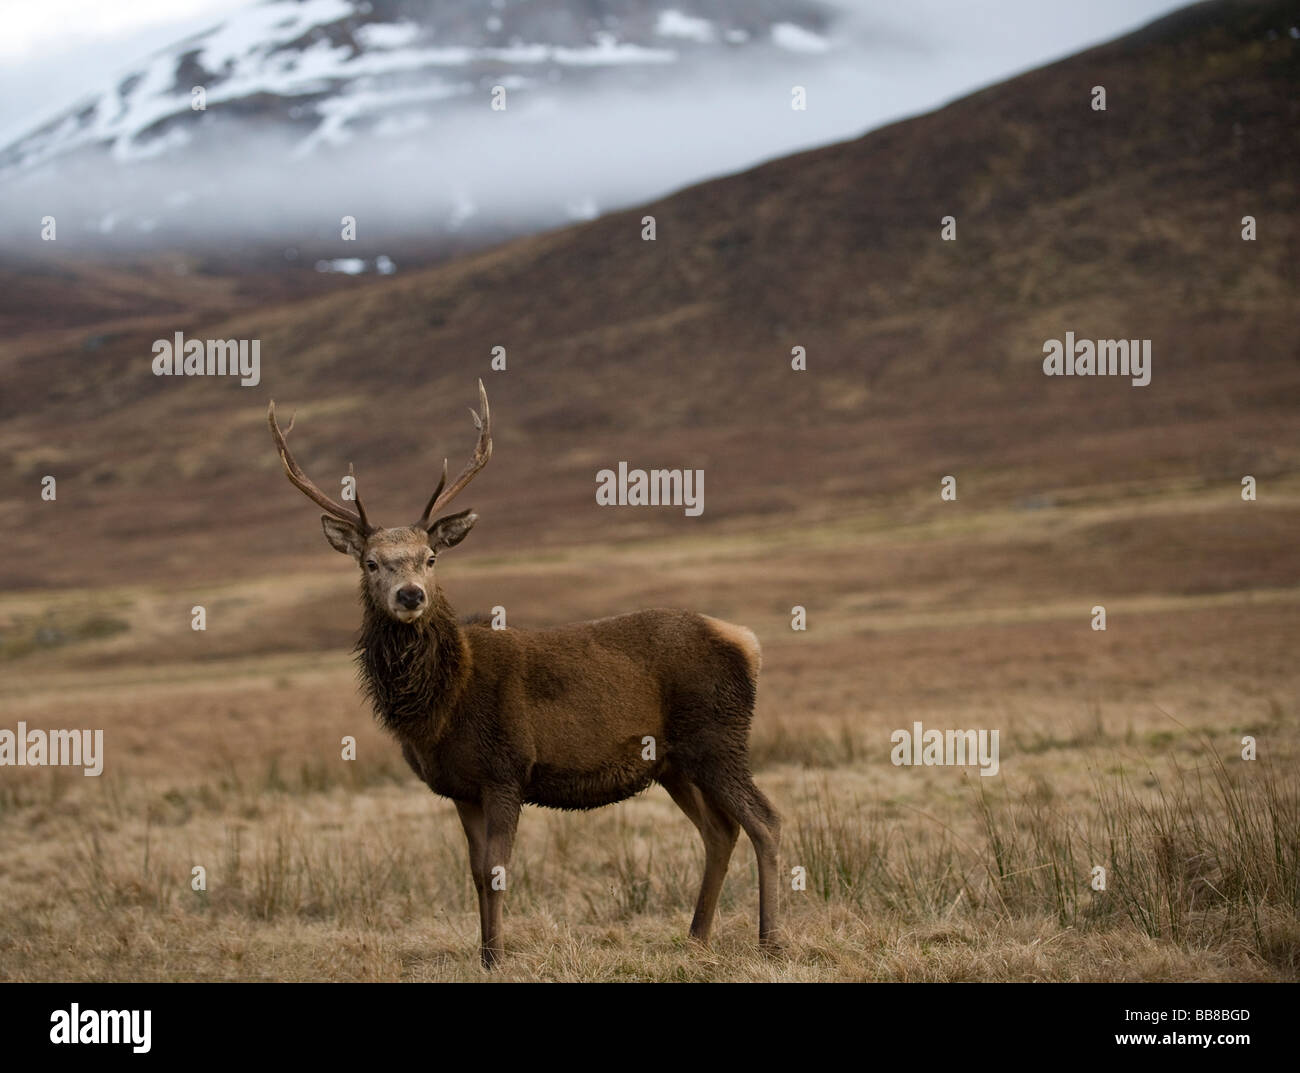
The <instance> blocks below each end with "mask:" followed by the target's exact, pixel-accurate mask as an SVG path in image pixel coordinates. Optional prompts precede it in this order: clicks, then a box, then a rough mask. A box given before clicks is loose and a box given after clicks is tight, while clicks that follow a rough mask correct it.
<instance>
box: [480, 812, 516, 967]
mask: <svg viewBox="0 0 1300 1073" xmlns="http://www.w3.org/2000/svg"><path fill="white" fill-rule="evenodd" d="M519 808H520V798H519V792H518V791H517V790H516V789H514V788H513V787H511V788H506V787H489V788H486V789H484V791H483V817H484V821H485V822H484V827H485V830H486V840H485V848H484V853H483V865H484V870H485V873H486V874H485V877H484V878H485V883H486V889H485V891H484V894H483V897H484V899H485V901H486V905H485V908H484V910H483V967H484V968H486V969H490V968H492V967H493V966H495V965H496V964H497V963H498V962H499V961H500V960H501V958H502V957H503V956H504V955H505V941H504V936H503V928H502V911H503V910H504V908H505V897H506V887H507V886H508V885H509V880H510V877H509V866H510V851H511V850H512V849H513V848H514V844H515V830H516V829H517V828H518V826H519Z"/></svg>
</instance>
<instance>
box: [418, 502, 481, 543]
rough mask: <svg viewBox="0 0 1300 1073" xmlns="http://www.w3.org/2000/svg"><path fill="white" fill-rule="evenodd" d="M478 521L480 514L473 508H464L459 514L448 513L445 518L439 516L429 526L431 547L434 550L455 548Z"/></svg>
mask: <svg viewBox="0 0 1300 1073" xmlns="http://www.w3.org/2000/svg"><path fill="white" fill-rule="evenodd" d="M476 521H478V515H477V514H475V513H474V512H473V511H472V510H463V511H461V512H460V513H459V514H448V515H447V517H445V518H439V519H438V520H437V521H436V522H434V523H433V524H432V525H431V526H429V547H431V548H433V550H434V551H437V550H438V549H439V548H454V547H455V546H456V545H457V544H459V543H460V542H461V541H462V540H464V539H465V538H466V537H467V536H468V535H469V531H470V530H471V529H473V528H474V523H475V522H476Z"/></svg>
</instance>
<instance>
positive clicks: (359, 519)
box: [266, 400, 371, 533]
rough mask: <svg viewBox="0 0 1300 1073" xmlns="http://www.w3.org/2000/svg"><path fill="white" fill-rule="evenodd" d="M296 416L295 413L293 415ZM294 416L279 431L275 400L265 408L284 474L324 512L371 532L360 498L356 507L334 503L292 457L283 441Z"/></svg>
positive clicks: (350, 469) (350, 468) (349, 467)
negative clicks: (349, 508) (352, 508)
mask: <svg viewBox="0 0 1300 1073" xmlns="http://www.w3.org/2000/svg"><path fill="white" fill-rule="evenodd" d="M295 416H296V415H295ZM293 421H294V418H293V417H290V418H289V428H288V429H286V430H285V431H284V432H281V431H280V426H279V425H278V424H277V423H276V420H275V401H274V400H272V401H271V404H270V406H268V407H267V410H266V423H267V424H268V425H269V426H270V428H271V436H272V438H273V439H274V440H275V446H276V449H277V450H278V451H279V452H280V464H281V465H283V466H284V475H285V476H286V477H288V478H289V481H290V483H291V484H293V486H294V487H295V488H297V489H298V491H300V492H301V493H302V494H303V495H305V496H306V497H307V498H308V499H310V500H311V501H312V502H313V503H315V504H317V506H319V507H322V508H323V509H324V510H325V511H326V513H328V514H330V515H332V516H333V517H335V518H338V519H339V521H343V522H349V523H350V524H352V525H355V526H356V527H357V528H358V529H359V530H361V532H363V533H369V532H371V528H370V523H369V522H367V521H366V514H365V511H364V510H363V509H362V508H361V498H360V496H358V497H357V509H356V510H355V511H352V510H348V508H347V507H345V506H343V505H342V504H341V503H336V502H334V500H332V499H330V497H329V496H327V495H326V494H325V493H324V492H322V491H321V490H320V489H319V488H317V487H316V485H315V484H313V483H312V480H311V478H310V477H308V476H307V474H306V473H304V472H303V470H302V467H301V466H299V465H298V463H297V461H296V460H295V459H294V457H293V452H292V451H290V450H289V445H288V444H287V443H285V440H284V437H285V435H286V434H287V433H288V432H291V431H292V430H293ZM348 472H349V473H352V467H351V465H349V466H348Z"/></svg>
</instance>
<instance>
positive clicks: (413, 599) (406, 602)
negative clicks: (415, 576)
mask: <svg viewBox="0 0 1300 1073" xmlns="http://www.w3.org/2000/svg"><path fill="white" fill-rule="evenodd" d="M397 602H398V603H399V604H401V605H402V606H403V607H404V608H406V609H407V610H408V611H414V610H415V609H416V608H417V607H419V606H420V605H421V604H422V603H424V590H423V589H422V588H420V587H419V586H418V585H404V586H402V588H400V589H398V590H397Z"/></svg>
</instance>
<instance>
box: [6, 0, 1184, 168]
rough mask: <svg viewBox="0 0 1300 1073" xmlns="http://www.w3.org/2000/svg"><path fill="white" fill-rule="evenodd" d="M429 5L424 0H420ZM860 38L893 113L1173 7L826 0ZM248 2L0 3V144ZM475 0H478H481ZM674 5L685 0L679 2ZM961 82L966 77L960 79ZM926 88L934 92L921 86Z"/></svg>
mask: <svg viewBox="0 0 1300 1073" xmlns="http://www.w3.org/2000/svg"><path fill="white" fill-rule="evenodd" d="M431 2H432V0H431ZM833 2H834V6H837V7H843V8H849V9H852V10H853V11H854V12H855V13H856V15H857V21H858V22H859V24H860V26H861V28H862V30H861V32H862V33H863V34H868V35H870V36H872V37H873V38H875V39H876V40H877V41H879V40H880V38H882V37H891V36H892V37H894V38H895V39H896V40H897V42H898V44H899V47H900V48H902V49H906V50H909V51H915V52H916V53H917V78H916V81H915V83H914V84H913V85H907V86H901V87H899V91H898V93H897V102H898V104H899V106H900V107H899V109H898V114H903V113H906V112H911V111H918V110H922V109H925V108H929V107H932V106H933V105H934V104H937V103H939V102H937V101H934V100H930V99H929V98H928V97H927V84H929V85H933V84H934V82H933V80H932V79H933V74H934V67H933V65H934V63H935V61H936V59H937V60H938V62H940V63H941V64H943V65H944V66H946V67H948V66H950V67H951V68H953V69H955V70H956V71H957V72H960V73H961V74H960V75H959V78H958V80H957V81H956V82H954V80H951V79H949V80H946V85H945V87H944V88H945V89H947V88H948V87H949V86H951V85H953V84H960V85H961V86H962V88H963V89H975V88H977V87H978V86H979V85H982V84H987V83H988V82H991V81H998V80H1000V79H1001V78H1003V77H1006V76H1009V75H1012V74H1015V73H1017V72H1019V71H1023V70H1025V69H1027V68H1030V67H1034V66H1037V65H1039V64H1041V63H1045V62H1047V61H1049V60H1052V59H1057V58H1059V57H1061V56H1065V55H1069V54H1070V53H1072V52H1077V51H1078V50H1079V49H1081V48H1084V47H1086V46H1088V45H1092V44H1097V43H1099V42H1101V41H1105V40H1107V39H1109V38H1112V37H1115V36H1118V35H1119V34H1122V33H1124V32H1126V31H1128V30H1132V29H1135V28H1136V27H1138V26H1140V25H1142V24H1143V23H1146V22H1149V21H1150V20H1151V19H1153V18H1156V17H1158V16H1159V15H1162V14H1165V13H1167V12H1169V11H1172V10H1174V9H1176V8H1178V7H1181V6H1183V5H1182V4H1179V3H1170V2H1169V0H1087V2H1085V3H1079V2H1078V0H981V2H980V3H971V2H970V0H907V2H905V3H901V4H900V3H897V2H896V0H833ZM248 3H249V0H0V145H2V144H5V143H7V142H8V141H10V140H12V139H13V138H15V137H17V136H19V135H20V134H23V133H25V132H26V131H27V130H30V129H31V128H33V127H35V126H36V125H38V124H39V123H40V122H42V121H43V120H45V119H47V118H50V117H51V116H52V115H53V114H54V113H55V112H57V111H59V110H60V109H62V108H65V107H67V106H68V105H70V104H72V103H73V102H74V101H76V100H77V98H78V97H80V96H81V95H82V94H84V93H86V92H88V91H91V90H94V89H97V88H98V87H99V86H100V85H102V84H103V83H104V82H105V80H106V79H108V78H110V77H111V76H113V75H114V74H116V73H118V72H119V71H121V70H123V69H125V68H128V67H129V66H130V65H131V64H133V63H134V62H135V61H137V60H138V59H140V58H141V57H142V56H145V55H147V54H149V53H150V52H152V51H153V50H155V49H158V48H162V47H164V46H166V45H169V44H171V43H172V42H174V41H176V40H177V39H178V38H180V37H183V36H184V35H185V34H187V33H191V32H194V31H197V30H200V29H203V28H204V27H205V26H207V25H210V24H213V23H215V22H217V21H219V20H220V18H221V16H222V15H223V14H225V13H226V12H228V11H230V10H232V9H235V8H239V7H244V6H247V5H248ZM485 6H486V0H485ZM683 6H685V5H683ZM962 77H964V78H966V79H969V84H966V83H964V82H961V78H962ZM930 92H931V93H932V92H933V90H931V91H930Z"/></svg>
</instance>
